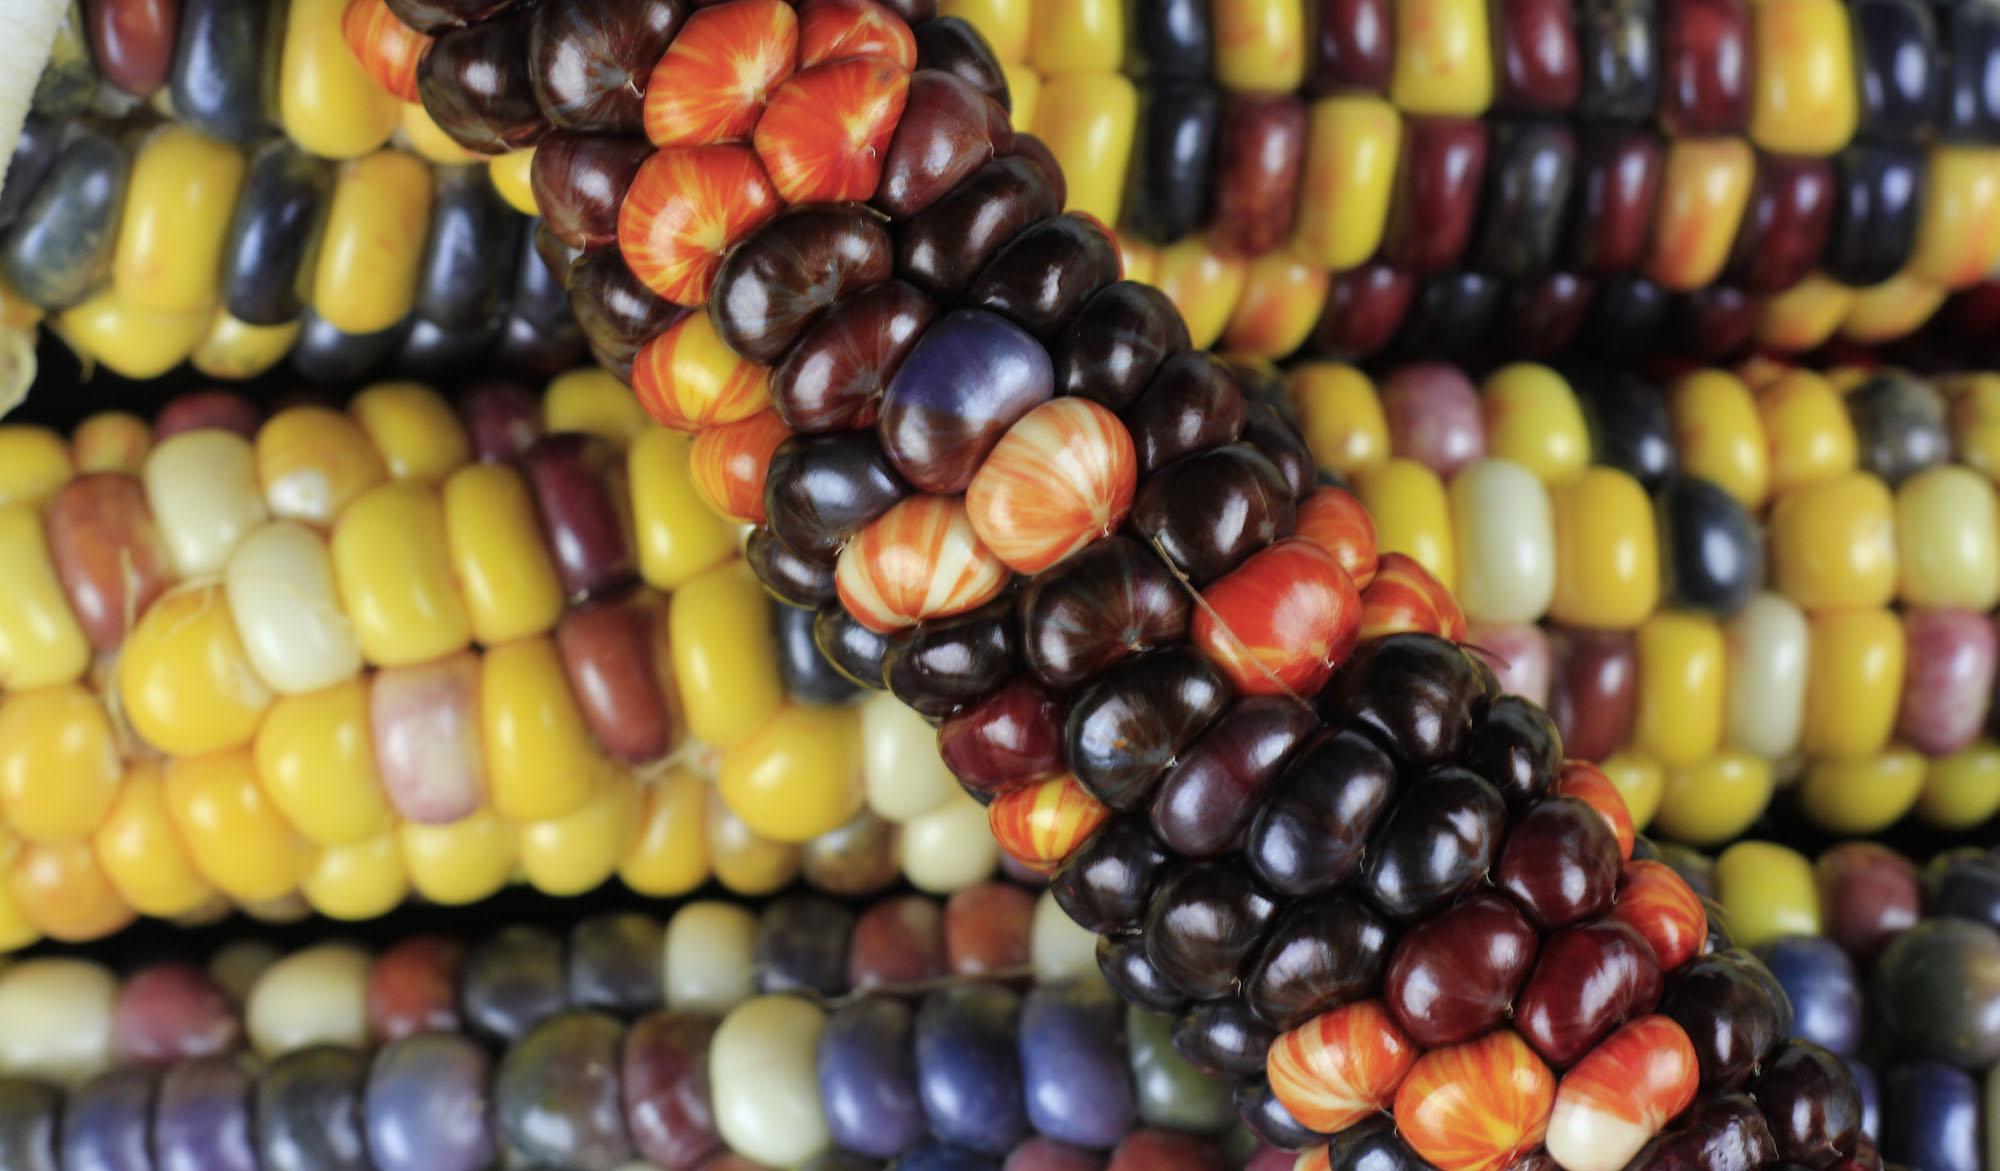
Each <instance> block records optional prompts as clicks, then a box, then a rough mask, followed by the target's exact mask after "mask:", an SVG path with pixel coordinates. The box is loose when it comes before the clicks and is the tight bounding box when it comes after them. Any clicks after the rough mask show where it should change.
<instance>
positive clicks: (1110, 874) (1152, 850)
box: [947, 725, 1168, 935]
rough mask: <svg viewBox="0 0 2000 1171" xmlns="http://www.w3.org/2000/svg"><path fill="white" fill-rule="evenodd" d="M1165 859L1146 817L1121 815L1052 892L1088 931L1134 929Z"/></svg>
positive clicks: (1069, 865)
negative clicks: (1122, 816)
mask: <svg viewBox="0 0 2000 1171" xmlns="http://www.w3.org/2000/svg"><path fill="white" fill-rule="evenodd" d="M947 726H949V725H947ZM1167 858H1168V854H1167V852H1166V851H1165V850H1164V849H1162V848H1161V847H1160V842H1159V839H1157V838H1155V837H1154V836H1153V830H1152V827H1151V826H1149V825H1147V824H1146V819H1145V818H1143V817H1124V818H1120V819H1118V820H1116V821H1113V822H1111V823H1110V824H1109V825H1106V826H1105V827H1104V828H1103V829H1101V830H1099V831H1098V832H1096V833H1095V834H1092V835H1091V837H1090V839H1089V840H1088V841H1086V842H1085V843H1084V844H1083V845H1082V847H1080V848H1079V849H1078V850H1077V852H1076V853H1074V854H1072V855H1070V858H1069V860H1068V861H1067V862H1065V863H1063V866H1062V869H1060V870H1058V871H1056V874H1055V877H1054V878H1053V879H1051V880H1050V882H1049V892H1050V893H1051V894H1052V895H1054V897H1055V900H1056V905H1057V906H1059V907H1061V908H1062V909H1063V911H1064V913H1066V914H1067V915H1069V917H1070V918H1071V919H1074V920H1076V922H1077V923H1078V924H1080V925H1082V926H1083V927H1084V929H1086V930H1088V931H1093V932H1096V933H1097V934H1099V935H1107V934H1110V933H1112V932H1120V931H1136V930H1138V928H1139V926H1140V924H1141V923H1142V922H1143V921H1144V920H1145V917H1146V907H1147V904H1148V903H1149V902H1150V901H1151V897H1152V893H1153V885H1154V883H1155V882H1156V881H1157V880H1158V878H1159V876H1160V873H1161V871H1162V870H1163V869H1164V868H1165V866H1166V864H1167Z"/></svg>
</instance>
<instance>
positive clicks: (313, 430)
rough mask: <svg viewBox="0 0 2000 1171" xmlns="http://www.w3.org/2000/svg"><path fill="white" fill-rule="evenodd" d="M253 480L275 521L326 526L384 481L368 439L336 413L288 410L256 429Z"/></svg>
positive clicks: (382, 469)
mask: <svg viewBox="0 0 2000 1171" xmlns="http://www.w3.org/2000/svg"><path fill="white" fill-rule="evenodd" d="M255 449H256V452H257V479H258V482H259V483H260V484H262V485H263V488H264V503H265V505H266V507H268V508H269V509H270V510H271V515H272V516H275V517H278V518H279V519H281V520H297V521H304V522H305V523H307V524H314V525H321V526H325V525H331V524H332V523H333V519H334V517H336V516H338V515H339V514H340V510H341V509H342V508H344V507H346V505H347V504H348V502H349V501H351V500H353V499H354V498H355V497H356V496H358V495H360V494H361V493H362V492H364V491H366V490H367V489H369V488H372V487H374V486H375V485H376V484H379V483H381V482H382V481H383V480H385V479H387V478H388V474H389V472H388V469H387V468H386V467H384V466H383V463H382V457H381V455H380V453H378V452H377V450H376V448H375V445H374V444H373V443H372V442H370V440H369V437H368V434H367V432H366V431H364V430H363V429H362V428H361V427H360V426H359V425H358V424H357V423H355V422H354V421H353V420H352V419H350V418H348V417H347V416H346V415H343V414H341V413H339V412H338V411H332V410H328V409H327V408H325V407H292V408H291V409H289V410H283V411H279V412H278V413H277V414H275V415H272V416H271V417H270V418H269V419H267V420H265V421H264V425H263V426H261V427H259V428H258V429H257V438H256V440H255Z"/></svg>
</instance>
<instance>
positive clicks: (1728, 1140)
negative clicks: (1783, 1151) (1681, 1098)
mask: <svg viewBox="0 0 2000 1171" xmlns="http://www.w3.org/2000/svg"><path fill="white" fill-rule="evenodd" d="M1777 1161H1778V1146H1777V1143H1776V1142H1775V1141H1773V1140H1772V1138H1771V1128H1770V1126H1769V1124H1767V1123H1766V1122H1765V1121H1764V1116H1763V1115H1762V1114H1760V1113H1758V1110H1757V1103H1756V1102H1754V1101H1752V1100H1751V1099H1750V1096H1749V1095H1747V1094H1724V1095H1723V1096H1722V1097H1719V1098H1711V1099H1709V1100H1707V1101H1704V1102H1697V1103H1695V1104H1694V1107H1693V1108H1692V1109H1690V1110H1689V1111H1688V1112H1687V1113H1686V1114H1684V1115H1682V1116H1681V1117H1680V1118H1679V1119H1677V1120H1676V1121H1675V1122H1674V1124H1673V1125H1672V1126H1669V1127H1668V1128H1667V1129H1666V1130H1664V1131H1662V1132H1661V1133H1660V1135H1659V1137H1658V1138H1655V1139H1654V1140H1653V1141H1652V1142H1650V1143H1647V1144H1646V1146H1645V1149H1643V1150H1641V1151H1640V1152H1639V1153H1638V1154H1637V1155H1636V1156H1634V1157H1633V1159H1632V1161H1631V1162H1630V1163H1627V1164H1626V1165H1625V1166H1626V1171H1683V1169H1685V1168H1696V1167H1699V1168H1705V1169H1706V1168H1714V1169H1715V1171H1755V1169H1756V1168H1759V1167H1766V1166H1769V1165H1770V1164H1772V1163H1775V1162H1777Z"/></svg>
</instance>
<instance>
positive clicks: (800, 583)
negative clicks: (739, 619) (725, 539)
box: [743, 528, 840, 609]
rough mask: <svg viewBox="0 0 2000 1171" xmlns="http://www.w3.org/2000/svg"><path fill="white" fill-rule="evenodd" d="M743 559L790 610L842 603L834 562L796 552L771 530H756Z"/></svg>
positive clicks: (747, 543)
mask: <svg viewBox="0 0 2000 1171" xmlns="http://www.w3.org/2000/svg"><path fill="white" fill-rule="evenodd" d="M743 559H744V560H745V561H747V562H748V563H749V564H750V572H751V573H754V574H756V575H757V580H758V581H759V582H760V583H762V585H763V586H764V589H765V591H766V592H767V593H769V594H770V595H771V596H772V597H774V598H776V599H777V600H778V601H780V602H783V603H784V604H785V605H787V606H799V607H803V608H805V609H815V608H817V607H820V606H824V605H826V604H827V603H829V602H835V601H838V600H839V598H840V591H839V589H837V588H836V587H835V585H834V580H833V562H832V561H830V560H828V561H814V560H812V559H811V558H808V557H801V556H800V555H798V554H797V553H794V552H792V550H791V549H790V548H788V547H787V546H786V545H785V543H784V542H783V541H781V540H779V539H778V538H777V536H776V535H774V534H773V533H772V532H771V530H770V529H766V528H759V529H753V530H752V531H751V533H750V536H749V538H748V539H746V540H745V541H744V542H743Z"/></svg>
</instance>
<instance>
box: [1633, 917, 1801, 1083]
mask: <svg viewBox="0 0 2000 1171" xmlns="http://www.w3.org/2000/svg"><path fill="white" fill-rule="evenodd" d="M1768 976H1769V973H1768V972H1767V971H1766V970H1765V968H1764V965H1762V964H1760V963H1758V962H1757V961H1756V959H1754V958H1753V957H1751V956H1750V954H1749V953H1747V952H1743V951H1734V950H1730V951H1722V952H1717V953H1716V954H1714V955H1706V956H1702V957H1700V958H1699V959H1696V960H1695V961H1694V962H1693V963H1691V964H1689V965H1688V966H1687V967H1685V968H1683V969H1682V970H1681V971H1679V972H1677V973H1675V975H1674V979H1673V982H1672V984H1671V985H1670V986H1669V987H1668V988H1667V991H1666V995H1665V996H1663V997H1662V998H1661V1000H1660V1011H1661V1012H1662V1013H1665V1014H1666V1015H1667V1016H1669V1017H1672V1018H1673V1021H1674V1023H1675V1024H1677V1025H1679V1026H1680V1027H1681V1031H1682V1032H1685V1033H1686V1034H1687V1035H1688V1040H1689V1041H1691V1042H1693V1044H1694V1052H1695V1058H1696V1059H1697V1061H1698V1062H1699V1064H1700V1066H1701V1088H1702V1090H1703V1091H1704V1092H1706V1093H1711V1094H1713V1093H1718V1092H1719V1093H1730V1092H1734V1091H1736V1090H1740V1089H1742V1088H1743V1086H1744V1085H1745V1084H1746V1083H1747V1082H1748V1081H1749V1080H1750V1075H1751V1073H1752V1072H1754V1071H1755V1069H1756V1067H1757V1063H1758V1062H1759V1061H1761V1060H1763V1058H1764V1057H1765V1055H1767V1054H1768V1053H1770V1052H1771V1050H1772V1048H1773V1047H1775V1046H1776V1045H1777V1044H1778V1042H1779V1041H1781V1040H1783V1039H1784V1037H1785V1035H1786V1034H1787V1033H1789V1032H1790V1031H1791V1015H1792V1014H1791V1002H1790V1001H1789V1000H1787V999H1785V998H1784V995H1783V993H1782V991H1781V990H1780V991H1778V992H1776V994H1774V991H1773V990H1774V989H1775V988H1776V983H1775V981H1770V980H1769V979H1768Z"/></svg>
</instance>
